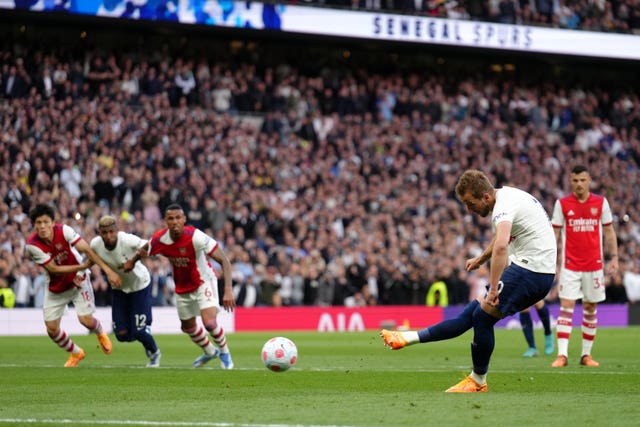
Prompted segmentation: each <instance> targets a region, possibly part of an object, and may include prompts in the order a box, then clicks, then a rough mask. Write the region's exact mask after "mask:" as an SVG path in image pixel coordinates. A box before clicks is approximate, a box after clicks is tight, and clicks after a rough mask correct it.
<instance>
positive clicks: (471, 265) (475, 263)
mask: <svg viewBox="0 0 640 427" xmlns="http://www.w3.org/2000/svg"><path fill="white" fill-rule="evenodd" d="M495 241H496V236H493V238H492V239H491V243H489V246H487V247H486V248H485V250H484V251H482V253H481V254H480V255H478V256H477V257H475V258H471V259H468V260H467V262H466V264H465V268H466V270H467V271H473V270H475V269H477V268H479V267H480V266H481V265H482V264H484V263H485V262H487V261H489V259H490V258H491V255H492V254H493V245H494V243H495Z"/></svg>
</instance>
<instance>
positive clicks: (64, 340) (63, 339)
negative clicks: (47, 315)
mask: <svg viewBox="0 0 640 427" xmlns="http://www.w3.org/2000/svg"><path fill="white" fill-rule="evenodd" d="M49 337H50V338H51V340H52V341H53V342H54V343H56V345H57V346H58V347H60V348H61V349H63V350H64V351H68V352H69V353H73V352H74V349H76V348H79V347H78V346H77V345H75V344H74V342H73V340H72V339H71V337H70V336H69V335H67V333H66V332H65V331H63V330H62V329H60V330H59V331H58V333H57V334H56V335H54V336H51V335H50V336H49Z"/></svg>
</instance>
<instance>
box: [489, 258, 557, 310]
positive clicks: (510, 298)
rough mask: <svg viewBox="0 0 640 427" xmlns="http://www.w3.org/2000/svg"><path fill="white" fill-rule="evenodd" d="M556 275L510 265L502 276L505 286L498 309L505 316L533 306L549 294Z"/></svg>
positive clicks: (499, 297)
mask: <svg viewBox="0 0 640 427" xmlns="http://www.w3.org/2000/svg"><path fill="white" fill-rule="evenodd" d="M554 277H555V274H548V273H535V272H533V271H531V270H527V269H526V268H522V267H520V266H518V265H515V264H511V265H509V266H508V267H507V268H506V269H505V270H504V271H503V272H502V276H501V277H500V280H501V281H502V283H503V287H502V291H501V292H500V295H499V296H498V299H499V303H498V306H497V309H498V310H500V312H501V313H502V314H504V315H505V316H512V315H514V314H516V313H518V312H519V311H522V310H524V309H525V308H529V307H531V306H532V305H533V304H535V303H537V302H538V301H540V300H541V299H543V298H544V297H546V296H547V294H548V293H549V290H551V287H552V286H553V280H554Z"/></svg>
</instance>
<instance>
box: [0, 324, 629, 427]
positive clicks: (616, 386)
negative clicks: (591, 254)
mask: <svg viewBox="0 0 640 427" xmlns="http://www.w3.org/2000/svg"><path fill="white" fill-rule="evenodd" d="M43 328H44V327H43ZM276 335H282V336H287V337H289V338H291V339H292V340H293V341H294V342H295V343H296V344H297V346H298V352H299V359H298V363H297V364H296V365H295V367H294V368H293V369H291V370H290V371H288V372H283V373H274V372H270V371H268V370H267V369H266V368H264V367H263V365H262V363H261V361H260V349H261V347H262V344H263V343H264V342H265V341H266V340H267V339H268V338H270V337H272V336H276ZM471 337H472V334H471V332H467V333H466V334H464V335H462V336H461V337H458V338H456V339H453V340H449V341H443V342H438V343H429V344H422V345H416V346H413V347H409V348H405V349H402V350H400V351H391V350H388V349H385V348H384V347H383V346H382V343H381V340H380V338H379V337H378V334H377V331H367V332H361V333H293V332H291V333H289V332H278V333H268V334H264V333H260V334H258V333H236V334H230V335H229V337H228V340H229V344H230V348H231V351H232V355H233V358H234V362H235V365H236V369H235V370H233V371H223V370H222V369H221V368H220V367H219V363H218V361H212V362H211V363H210V366H209V365H208V366H207V367H206V368H202V369H192V368H191V362H192V361H193V360H194V359H195V358H196V357H197V356H198V355H199V352H198V349H197V348H196V346H195V345H194V344H192V343H191V342H190V341H189V339H188V338H187V337H186V336H184V335H176V336H173V335H160V336H157V337H156V338H157V341H158V344H159V345H160V347H161V349H162V353H163V357H162V367H161V368H160V369H146V368H144V365H145V363H146V360H147V359H146V357H145V356H144V352H143V350H142V347H141V346H140V344H138V343H126V344H124V343H119V342H115V341H114V349H113V353H112V354H111V355H109V356H106V355H104V354H102V353H101V352H100V350H99V349H98V347H97V340H96V339H95V337H94V336H75V337H73V338H74V339H75V340H76V342H77V343H78V344H80V345H81V346H82V347H83V348H84V349H85V352H86V353H87V357H86V359H85V360H84V361H83V362H81V364H80V366H79V367H78V368H76V369H65V368H63V367H62V365H63V364H64V361H65V360H66V353H64V352H63V351H61V350H59V349H57V348H56V347H55V346H54V345H53V343H51V341H50V340H49V339H48V338H47V337H45V336H42V337H0V390H1V392H2V396H1V397H0V402H1V403H0V426H4V425H24V426H30V427H33V426H47V427H50V426H53V425H60V426H84V425H103V426H167V427H170V426H201V427H231V426H245V427H258V426H270V427H271V426H273V427H292V426H349V427H360V426H466V425H472V426H496V425H501V426H556V425H562V426H606V425H615V426H637V425H640V357H639V355H640V328H638V327H629V328H609V329H607V328H600V329H599V330H598V335H597V338H596V342H595V346H594V352H593V354H594V358H595V359H596V360H598V361H599V362H600V363H601V366H600V367H598V368H586V367H583V366H580V365H579V363H578V361H579V356H580V354H579V353H580V339H581V337H580V331H579V329H576V328H574V332H573V334H572V340H571V345H570V349H569V351H570V355H569V362H570V364H569V366H568V367H566V368H561V369H559V368H551V367H550V363H551V361H552V360H553V357H554V356H540V357H537V358H534V359H523V358H522V353H523V352H524V350H526V344H525V341H524V338H523V336H522V333H521V332H520V331H519V330H502V329H501V330H497V331H496V349H495V352H494V355H493V359H492V363H491V367H490V372H489V377H488V383H489V393H478V394H448V393H444V390H445V389H447V388H448V387H449V386H451V385H453V384H455V383H456V382H457V381H458V380H459V379H461V378H462V377H463V376H464V375H466V374H468V373H469V371H470V366H471V362H470V354H469V353H470V351H469V343H470V341H471ZM536 339H537V341H538V343H540V344H541V343H542V341H543V340H542V332H541V331H539V330H537V331H536Z"/></svg>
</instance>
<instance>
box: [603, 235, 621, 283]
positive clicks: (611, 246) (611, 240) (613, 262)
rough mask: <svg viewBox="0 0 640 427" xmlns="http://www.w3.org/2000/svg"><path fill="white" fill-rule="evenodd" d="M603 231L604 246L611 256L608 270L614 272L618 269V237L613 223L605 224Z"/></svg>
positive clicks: (609, 256) (610, 272)
mask: <svg viewBox="0 0 640 427" xmlns="http://www.w3.org/2000/svg"><path fill="white" fill-rule="evenodd" d="M602 231H603V234H604V247H605V250H606V254H607V256H608V258H609V264H608V265H607V272H608V273H609V274H614V273H615V272H616V271H618V238H617V237H616V231H615V230H614V228H613V224H609V225H604V226H603V227H602Z"/></svg>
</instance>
